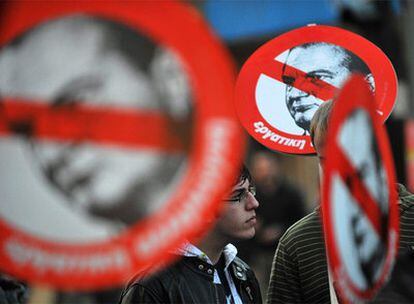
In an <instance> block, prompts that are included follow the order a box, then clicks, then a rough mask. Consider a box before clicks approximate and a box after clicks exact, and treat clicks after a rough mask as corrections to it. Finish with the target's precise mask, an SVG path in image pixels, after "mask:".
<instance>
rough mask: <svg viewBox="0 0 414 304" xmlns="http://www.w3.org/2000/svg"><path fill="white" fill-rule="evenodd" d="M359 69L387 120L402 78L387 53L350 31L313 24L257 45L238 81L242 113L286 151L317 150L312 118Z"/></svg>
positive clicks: (255, 131) (247, 123)
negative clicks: (310, 133)
mask: <svg viewBox="0 0 414 304" xmlns="http://www.w3.org/2000/svg"><path fill="white" fill-rule="evenodd" d="M353 72H360V73H362V74H364V77H365V78H366V80H367V81H368V82H369V83H370V86H371V89H372V90H373V91H374V92H375V99H376V104H377V110H378V113H379V115H380V117H381V119H382V121H385V120H386V119H387V117H388V116H389V115H390V113H391V110H392V108H393V106H394V103H395V100H396V92H397V79H396V74H395V71H394V69H393V66H392V64H391V62H390V61H389V59H388V58H387V56H386V55H385V54H384V53H383V52H382V51H381V50H380V49H379V48H378V47H377V46H375V45H374V44H372V43H371V42H370V41H368V40H366V39H365V38H363V37H361V36H359V35H357V34H354V33H352V32H349V31H347V30H344V29H341V28H337V27H332V26H323V25H309V26H306V27H301V28H298V29H295V30H293V31H290V32H287V33H285V34H283V35H280V36H278V37H276V38H274V39H272V40H270V41H269V42H267V43H266V44H264V45H263V46H261V47H260V48H259V49H258V50H256V51H255V52H254V53H253V55H251V56H250V58H249V59H248V60H247V61H246V63H245V64H244V65H243V67H242V69H241V71H240V74H239V76H238V79H237V83H236V107H237V111H238V116H239V118H240V120H241V122H242V124H243V126H244V128H245V129H246V130H247V131H248V133H249V134H250V135H251V136H252V137H253V138H254V139H256V140H257V141H258V142H260V143H261V144H263V145H264V146H266V147H268V148H270V149H272V150H275V151H280V152H285V153H293V154H313V153H315V150H314V148H313V146H312V144H311V140H310V137H309V128H310V121H311V119H312V117H313V114H314V113H315V111H316V110H317V108H318V107H319V105H320V104H321V103H322V102H324V101H327V100H331V99H332V98H333V97H334V95H335V94H336V93H337V92H338V89H340V88H341V86H342V84H343V83H344V81H345V80H346V79H347V78H348V77H349V75H350V74H351V73H353Z"/></svg>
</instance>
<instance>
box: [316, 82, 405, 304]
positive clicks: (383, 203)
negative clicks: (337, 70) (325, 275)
mask: <svg viewBox="0 0 414 304" xmlns="http://www.w3.org/2000/svg"><path fill="white" fill-rule="evenodd" d="M326 138H327V141H326V144H325V147H326V150H325V155H326V162H325V164H324V166H325V168H324V177H323V178H324V179H323V190H322V213H323V224H324V231H325V239H326V246H327V256H328V261H329V266H330V269H331V271H332V274H333V280H334V286H335V287H336V291H337V292H339V295H340V297H341V299H343V300H346V301H347V302H350V303H355V302H361V301H366V300H368V299H371V298H372V297H373V296H374V294H375V293H376V291H378V289H379V288H380V287H381V286H382V285H383V283H384V282H385V280H386V278H387V276H388V275H389V273H390V271H391V269H392V266H393V264H394V259H395V255H396V252H397V248H398V235H399V234H398V233H399V232H398V206H397V194H396V189H395V176H394V165H393V161H392V155H391V150H390V147H389V143H388V139H387V136H386V132H385V130H384V128H383V126H382V125H381V121H380V119H379V116H378V115H377V114H376V110H375V101H374V97H373V96H372V93H371V90H370V88H369V85H368V84H367V82H366V80H365V79H364V78H363V76H361V75H357V76H352V77H351V79H350V80H349V81H348V82H347V83H346V84H345V86H344V88H343V90H342V91H341V92H340V94H339V97H338V99H337V100H336V101H335V104H334V108H333V109H332V114H331V117H330V122H329V128H328V133H327V137H326Z"/></svg>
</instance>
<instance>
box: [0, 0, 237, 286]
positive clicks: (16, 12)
mask: <svg viewBox="0 0 414 304" xmlns="http://www.w3.org/2000/svg"><path fill="white" fill-rule="evenodd" d="M0 25H1V30H0V45H1V46H2V48H1V49H0V74H1V77H0V92H1V102H0V166H1V168H2V170H1V173H0V176H1V184H0V192H1V193H2V201H1V205H0V245H1V249H0V268H1V269H2V271H3V272H5V273H9V274H11V275H13V276H15V277H17V278H20V279H22V280H25V281H27V282H30V283H44V284H47V285H50V286H54V287H56V288H58V289H62V290H88V289H97V288H104V287H110V286H115V285H121V284H123V283H124V282H125V280H127V279H129V278H131V276H132V275H133V274H135V273H136V272H137V271H139V270H140V269H143V268H144V267H147V266H148V265H154V264H156V265H160V264H164V262H168V261H169V259H171V258H172V256H171V255H170V254H169V253H171V251H172V250H173V249H174V248H176V247H177V246H178V245H180V244H181V243H182V242H184V241H185V240H192V239H193V238H195V237H199V236H200V234H201V233H203V232H204V231H205V230H206V228H207V225H208V222H209V219H211V216H213V215H214V214H216V212H217V211H218V209H219V207H220V206H221V204H220V201H221V199H222V197H223V196H224V194H225V193H226V191H228V189H229V187H231V184H232V182H233V180H234V177H235V175H236V173H237V170H238V167H239V164H240V162H241V159H242V157H243V147H244V145H243V135H242V132H241V130H240V128H239V124H238V121H237V119H236V116H235V113H234V109H233V106H232V104H231V102H230V101H231V100H232V91H233V85H234V75H233V72H232V71H233V67H232V64H231V61H230V60H229V57H228V54H227V53H226V52H225V50H224V49H223V48H222V46H221V45H220V43H219V41H218V40H217V39H216V38H215V37H213V36H212V35H211V32H210V30H209V29H208V27H207V26H206V24H205V23H204V22H203V20H202V19H201V18H200V16H199V15H198V14H197V13H196V12H195V11H194V10H193V9H192V8H191V7H189V6H186V5H183V4H180V3H173V2H156V3H152V2H118V1H106V2H105V3H102V2H89V1H87V2H65V1H63V2H62V1H60V2H9V3H6V4H5V5H3V6H2V18H1V19H0ZM218 72H219V73H218ZM217 74H219V76H217ZM212 75H214V77H213V76H212ZM217 88H220V89H217ZM234 151H237V153H234Z"/></svg>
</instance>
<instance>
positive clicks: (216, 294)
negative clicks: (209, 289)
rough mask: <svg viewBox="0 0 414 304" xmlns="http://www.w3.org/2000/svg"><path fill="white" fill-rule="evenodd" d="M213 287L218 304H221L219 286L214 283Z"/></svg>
mask: <svg viewBox="0 0 414 304" xmlns="http://www.w3.org/2000/svg"><path fill="white" fill-rule="evenodd" d="M213 285H214V293H215V296H216V304H220V301H219V295H218V291H217V286H216V284H214V283H213Z"/></svg>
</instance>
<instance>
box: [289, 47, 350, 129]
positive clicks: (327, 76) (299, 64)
mask: <svg viewBox="0 0 414 304" xmlns="http://www.w3.org/2000/svg"><path fill="white" fill-rule="evenodd" d="M346 60H347V54H346V53H345V51H344V50H343V49H341V48H340V47H337V46H334V45H330V44H325V43H322V44H313V45H309V46H307V47H301V46H299V47H295V48H293V49H292V50H291V51H290V52H289V54H288V57H287V59H286V65H289V66H292V67H294V68H296V69H299V70H301V71H302V72H305V73H306V78H307V80H311V81H312V79H320V80H323V81H325V82H327V83H329V84H331V85H333V86H335V87H340V86H341V85H342V84H343V83H344V81H345V80H346V79H347V78H348V76H349V75H350V70H349V69H348V67H347V65H346ZM282 77H283V81H284V82H285V83H286V84H287V86H286V106H287V108H288V110H289V113H290V115H291V116H292V118H293V119H294V120H295V123H296V125H298V126H299V127H301V128H302V129H304V130H305V131H309V127H310V122H311V120H312V117H313V115H314V114H315V112H316V110H317V109H318V107H319V105H320V104H321V103H322V102H323V101H322V100H321V99H319V98H316V97H315V96H314V95H312V94H310V93H306V92H303V91H301V90H299V89H297V88H296V86H298V85H300V82H301V81H304V79H301V78H300V77H298V75H295V74H293V75H292V74H288V73H287V72H286V71H284V74H283V76H282Z"/></svg>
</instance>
